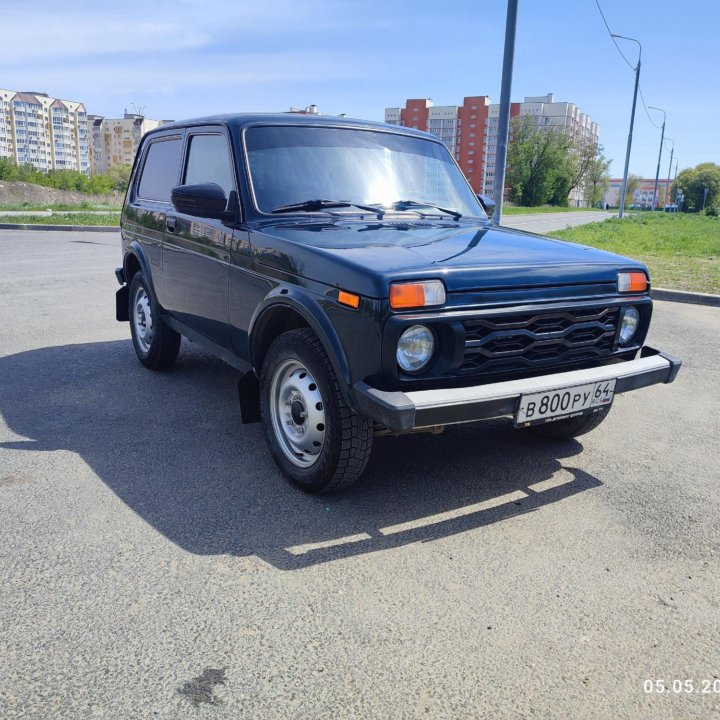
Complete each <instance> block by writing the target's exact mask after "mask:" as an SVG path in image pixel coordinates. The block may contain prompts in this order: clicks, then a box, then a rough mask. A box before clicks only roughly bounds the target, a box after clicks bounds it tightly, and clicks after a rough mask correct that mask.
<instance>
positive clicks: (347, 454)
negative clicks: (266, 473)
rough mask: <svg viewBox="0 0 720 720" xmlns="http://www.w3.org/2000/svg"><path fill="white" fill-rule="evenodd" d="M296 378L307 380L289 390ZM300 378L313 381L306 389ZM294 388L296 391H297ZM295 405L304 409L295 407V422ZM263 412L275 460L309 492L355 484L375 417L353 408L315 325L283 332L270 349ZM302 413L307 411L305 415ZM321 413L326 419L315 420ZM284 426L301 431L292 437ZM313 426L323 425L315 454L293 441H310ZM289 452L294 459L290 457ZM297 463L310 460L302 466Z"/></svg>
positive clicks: (262, 389) (264, 369) (262, 374)
mask: <svg viewBox="0 0 720 720" xmlns="http://www.w3.org/2000/svg"><path fill="white" fill-rule="evenodd" d="M303 370H304V371H305V372H303ZM283 378H287V379H286V380H285V381H283ZM297 378H304V380H302V381H301V380H297V385H296V386H295V388H294V389H293V390H288V388H291V387H293V382H295V379H297ZM302 382H309V385H308V386H307V387H308V388H309V389H308V390H307V392H305V391H304V390H303V388H302V387H301V385H302ZM297 388H300V389H299V390H297ZM283 390H285V391H287V392H289V393H290V396H289V397H296V398H297V400H296V402H292V403H291V402H290V399H289V398H288V396H287V394H286V395H283ZM294 392H296V393H297V394H296V395H293V393H294ZM318 393H319V395H318ZM282 397H285V398H286V400H285V402H282V401H281V398H282ZM303 403H304V404H303ZM272 404H274V408H275V409H274V410H273V409H271V408H272ZM296 405H297V406H298V407H300V408H302V410H298V411H297V412H298V424H296V425H293V424H292V423H291V422H290V418H291V417H292V418H294V417H295V412H296ZM305 406H307V408H306V407H305ZM313 407H314V408H315V410H313ZM288 408H290V409H288ZM260 411H261V415H262V424H263V430H264V431H265V437H266V438H267V442H268V445H269V446H270V451H271V452H272V455H273V458H274V459H275V462H276V463H277V465H278V467H279V468H280V470H281V471H282V473H283V474H284V475H285V477H286V478H288V479H289V480H290V481H291V482H293V483H294V484H295V485H297V486H298V487H299V488H301V489H302V490H305V491H306V492H310V493H326V492H332V491H334V490H339V489H341V488H345V487H348V486H350V485H352V484H353V483H354V482H355V481H356V480H357V479H358V478H359V477H360V475H361V474H362V471H363V470H364V469H365V465H366V464H367V461H368V458H369V457H370V452H371V450H372V439H373V424H372V420H370V419H369V418H366V417H363V416H362V415H358V414H357V413H355V412H354V411H353V410H352V409H351V408H350V407H349V405H348V404H347V402H346V401H345V397H344V396H343V394H342V391H341V389H340V385H339V383H338V379H337V377H336V375H335V371H334V369H333V366H332V363H331V362H330V359H329V358H328V355H327V353H326V352H325V348H324V347H323V345H322V343H321V342H320V340H319V339H318V337H317V336H316V335H315V333H313V332H312V330H309V329H298V330H290V331H289V332H286V333H283V334H282V335H280V336H279V337H278V338H276V339H275V341H274V342H273V343H272V345H271V346H270V348H269V349H268V352H267V355H266V356H265V360H264V362H263V366H262V370H261V372H260ZM302 412H305V413H306V414H305V416H304V417H303V416H302V415H301V413H302ZM283 413H284V414H283ZM318 413H319V414H318ZM320 418H321V419H322V422H320V423H317V424H316V425H314V426H312V425H311V423H314V422H315V421H316V420H318V419H320ZM293 423H294V420H293ZM286 425H287V426H289V425H292V428H291V429H297V431H298V432H299V431H300V430H302V432H303V434H302V436H300V437H298V436H293V438H292V439H290V440H288V437H289V436H291V435H292V432H291V430H285V429H284V428H285V426H286ZM303 427H304V429H303ZM313 427H314V428H321V430H322V435H320V434H317V433H316V436H317V438H318V440H316V443H315V444H317V445H318V446H319V450H318V451H317V453H314V451H313V450H312V449H311V450H310V451H309V452H293V451H294V450H295V448H294V447H293V445H292V442H293V441H295V442H302V441H303V440H304V441H305V442H306V443H307V442H308V441H309V439H310V438H311V437H312V433H314V432H315V430H314V429H313ZM320 439H322V442H320ZM308 447H309V444H308ZM291 455H292V456H293V457H294V458H295V460H291V459H290V456H291ZM298 462H304V463H308V464H307V465H306V466H300V465H298V464H297V463H298Z"/></svg>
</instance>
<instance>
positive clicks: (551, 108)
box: [385, 93, 599, 205]
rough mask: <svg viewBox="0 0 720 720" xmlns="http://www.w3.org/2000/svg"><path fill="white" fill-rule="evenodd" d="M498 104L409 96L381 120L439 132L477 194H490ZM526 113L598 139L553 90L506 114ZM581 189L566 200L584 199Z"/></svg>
mask: <svg viewBox="0 0 720 720" xmlns="http://www.w3.org/2000/svg"><path fill="white" fill-rule="evenodd" d="M499 114H500V105H499V104H494V103H491V102H490V98H489V97H488V96H487V95H475V96H471V97H466V98H465V99H464V100H463V104H462V105H442V106H441V105H435V104H434V103H433V101H432V100H430V99H410V100H407V101H406V103H405V107H404V108H386V109H385V122H386V123H390V124H392V125H403V126H405V127H412V128H417V129H418V130H425V131H426V132H430V133H432V134H433V135H437V136H438V137H439V138H440V139H441V140H442V141H443V142H444V143H445V145H447V147H448V149H449V150H450V152H451V153H453V155H454V156H455V159H456V160H457V161H458V164H459V165H460V167H461V169H462V171H463V172H464V173H465V175H466V177H467V179H468V180H469V182H470V185H472V187H473V189H474V190H475V192H477V193H485V194H488V195H491V194H492V193H493V190H494V186H495V153H496V151H497V135H498V118H499ZM525 115H527V116H530V117H533V118H534V119H535V122H536V123H537V124H538V126H539V127H552V128H562V129H563V130H564V131H565V132H568V133H572V134H573V136H574V137H575V138H577V139H578V140H584V141H588V142H593V143H597V142H598V137H599V129H598V125H597V123H595V122H593V121H592V118H591V117H590V116H589V115H586V114H585V113H583V112H582V111H581V110H580V109H579V108H578V107H577V105H574V104H573V103H567V102H555V98H554V96H553V95H552V93H550V94H548V95H542V96H539V97H526V98H525V99H524V101H523V102H521V103H519V102H516V103H512V104H511V106H510V116H511V117H520V116H525ZM583 195H584V193H583V188H575V189H574V190H573V192H572V193H571V195H570V198H569V201H570V203H571V204H573V205H582V204H583V202H584V196H583Z"/></svg>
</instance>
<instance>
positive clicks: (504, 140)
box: [493, 0, 518, 225]
mask: <svg viewBox="0 0 720 720" xmlns="http://www.w3.org/2000/svg"><path fill="white" fill-rule="evenodd" d="M517 8H518V0H508V4H507V20H506V22H505V54H504V56H503V71H502V86H501V88H500V115H499V117H498V135H497V149H496V151H495V184H494V192H493V196H494V197H493V200H495V205H496V207H495V213H494V214H493V222H494V223H495V224H496V225H499V224H500V222H501V221H502V210H503V199H504V195H505V165H506V163H507V145H508V136H509V134H510V93H511V91H512V74H513V62H514V60H515V28H516V26H517Z"/></svg>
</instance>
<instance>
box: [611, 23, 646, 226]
mask: <svg viewBox="0 0 720 720" xmlns="http://www.w3.org/2000/svg"><path fill="white" fill-rule="evenodd" d="M612 36H613V37H614V38H620V39H622V40H630V41H631V42H634V43H637V45H638V48H640V50H639V53H638V61H637V65H636V66H635V90H634V92H633V101H632V111H631V112H630V132H629V133H628V141H627V149H626V150H625V170H624V172H623V181H622V188H621V190H620V212H618V217H622V216H623V213H624V212H625V193H626V192H627V179H628V170H629V168H630V150H631V148H632V136H633V126H634V125H635V106H636V105H637V96H638V87H639V86H640V64H641V60H642V45H641V44H640V41H639V40H636V39H635V38H631V37H625V36H624V35H615V34H614V33H612Z"/></svg>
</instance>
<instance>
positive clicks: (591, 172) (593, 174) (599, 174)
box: [584, 152, 612, 207]
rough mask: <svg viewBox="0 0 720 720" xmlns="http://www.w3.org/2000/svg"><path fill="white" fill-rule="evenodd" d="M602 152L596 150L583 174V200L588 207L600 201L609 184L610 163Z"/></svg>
mask: <svg viewBox="0 0 720 720" xmlns="http://www.w3.org/2000/svg"><path fill="white" fill-rule="evenodd" d="M611 162H612V160H607V159H606V158H605V156H604V155H603V154H602V152H598V153H597V155H596V156H595V157H594V158H593V159H592V161H591V162H590V164H589V165H588V168H587V171H586V175H585V182H584V188H585V200H586V202H587V204H588V207H594V206H596V205H599V204H600V203H601V202H602V199H603V196H604V195H605V193H606V192H607V189H608V187H609V185H610V174H609V172H608V171H609V170H610V163H611Z"/></svg>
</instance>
